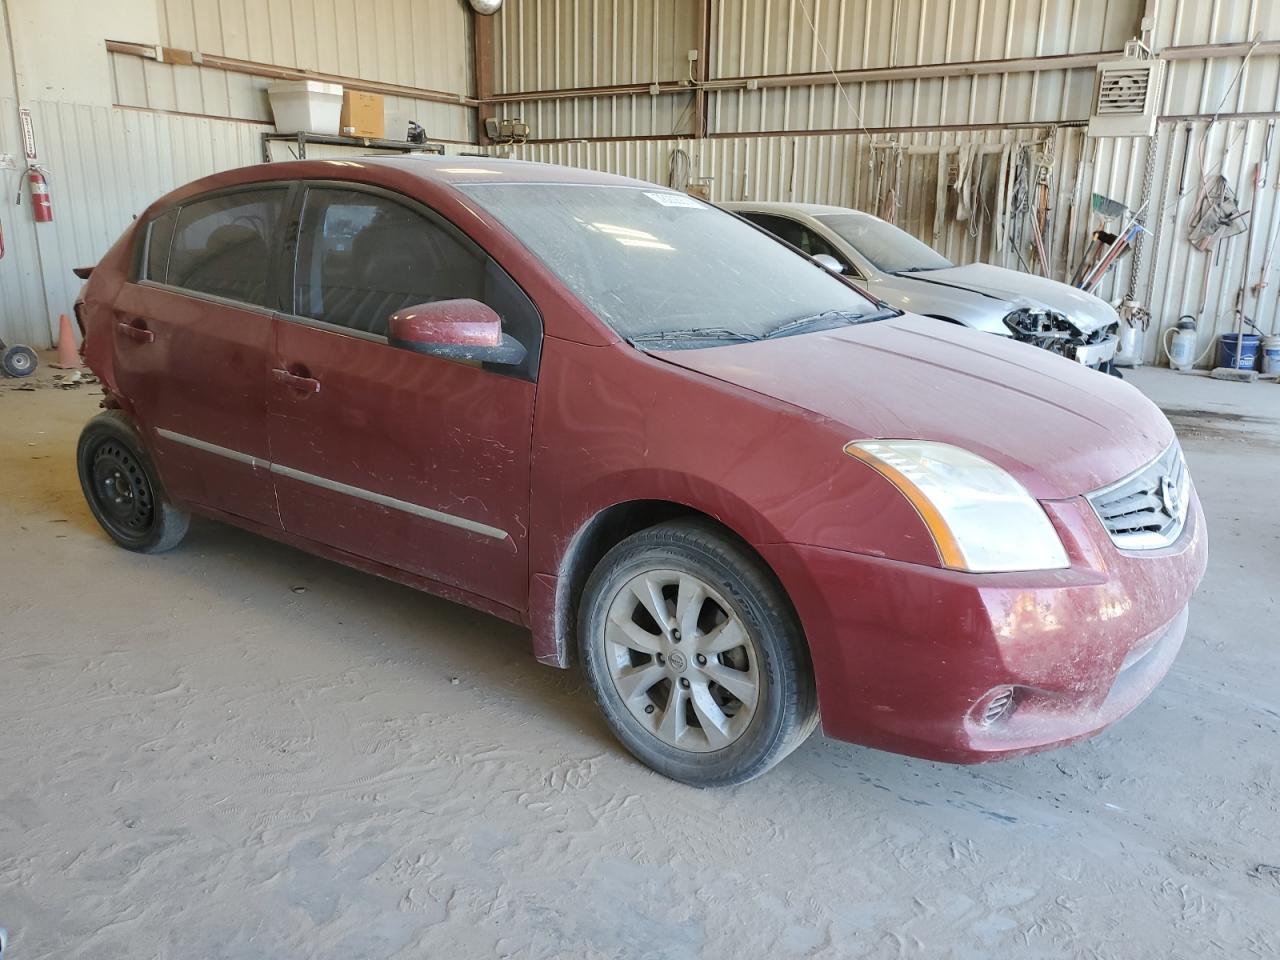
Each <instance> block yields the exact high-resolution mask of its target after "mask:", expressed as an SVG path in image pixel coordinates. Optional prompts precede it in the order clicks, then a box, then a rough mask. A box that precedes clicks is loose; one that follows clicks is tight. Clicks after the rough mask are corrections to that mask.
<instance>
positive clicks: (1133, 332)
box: [1115, 320, 1142, 367]
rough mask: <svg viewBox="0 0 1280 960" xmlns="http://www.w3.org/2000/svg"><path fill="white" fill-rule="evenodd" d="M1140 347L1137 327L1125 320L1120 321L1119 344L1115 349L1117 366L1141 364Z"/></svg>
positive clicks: (1136, 365)
mask: <svg viewBox="0 0 1280 960" xmlns="http://www.w3.org/2000/svg"><path fill="white" fill-rule="evenodd" d="M1141 351H1142V347H1141V345H1140V344H1139V342H1138V328H1137V327H1135V326H1134V325H1133V324H1131V323H1129V321H1127V320H1122V321H1120V346H1119V348H1118V349H1117V350H1116V359H1115V363H1116V366H1117V367H1138V366H1141V365H1142V352H1141Z"/></svg>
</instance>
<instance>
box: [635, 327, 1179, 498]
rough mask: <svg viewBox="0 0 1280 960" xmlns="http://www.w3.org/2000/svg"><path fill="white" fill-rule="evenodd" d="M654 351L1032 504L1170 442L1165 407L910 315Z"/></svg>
mask: <svg viewBox="0 0 1280 960" xmlns="http://www.w3.org/2000/svg"><path fill="white" fill-rule="evenodd" d="M657 355H658V356H660V357H661V359H663V360H665V361H667V362H668V363H672V364H675V365H677V366H680V367H683V368H685V369H686V370H691V371H696V372H697V373H701V374H704V375H706V376H708V377H713V378H715V379H717V380H721V381H724V382H726V383H731V384H736V385H737V386H740V387H743V388H746V389H748V390H751V391H754V392H756V393H759V394H762V395H764V396H767V397H771V398H774V399H776V400H780V401H783V402H785V403H788V404H792V405H794V406H796V407H799V408H802V409H804V410H806V411H809V412H810V413H812V414H815V415H818V416H821V417H824V418H827V419H829V420H831V421H834V422H836V423H838V424H840V425H841V427H842V428H843V431H844V432H845V433H847V438H846V439H847V440H866V439H913V440H937V441H941V442H944V443H950V444H954V445H956V446H959V447H963V448H965V449H967V450H970V451H972V452H974V453H976V454H978V455H979V456H983V457H986V458H987V459H988V460H991V461H992V462H994V463H997V464H999V465H1000V466H1001V467H1003V468H1004V469H1006V470H1008V471H1009V472H1010V473H1011V474H1013V475H1014V476H1015V477H1016V478H1017V479H1018V480H1019V481H1020V482H1021V483H1022V484H1023V486H1025V487H1026V488H1027V489H1028V490H1029V491H1030V492H1031V493H1032V495H1033V496H1035V497H1036V498H1037V499H1041V500H1062V499H1067V498H1071V497H1076V496H1079V495H1080V494H1083V493H1087V492H1089V491H1092V490H1096V489H1098V488H1099V487H1103V486H1106V485H1107V484H1109V483H1112V482H1114V481H1116V480H1118V479H1120V478H1122V477H1124V476H1125V475H1127V474H1129V473H1131V472H1133V471H1134V470H1136V469H1138V468H1139V467H1141V466H1143V465H1145V464H1147V463H1149V462H1150V461H1152V460H1154V459H1155V458H1156V456H1158V455H1159V454H1160V453H1161V452H1163V451H1164V450H1165V448H1167V447H1168V446H1169V444H1170V443H1172V442H1173V439H1174V434H1173V428H1172V427H1171V426H1170V425H1169V421H1168V420H1167V419H1166V418H1165V416H1164V414H1162V413H1161V412H1160V411H1159V409H1157V408H1156V406H1155V405H1154V404H1152V403H1151V401H1149V400H1148V399H1147V398H1146V397H1144V396H1143V395H1142V394H1141V393H1139V392H1138V391H1137V390H1135V389H1134V388H1133V387H1131V386H1129V385H1128V384H1126V383H1124V382H1123V381H1122V380H1120V379H1118V378H1116V377H1112V376H1108V375H1106V374H1101V373H1098V372H1096V371H1093V370H1089V369H1086V368H1084V367H1081V366H1080V365H1079V364H1076V363H1072V362H1071V361H1070V360H1065V359H1063V358H1062V357H1058V356H1054V355H1052V354H1050V353H1048V352H1047V351H1045V350H1040V349H1037V348H1035V347H1031V346H1028V345H1026V344H1020V343H1016V342H1014V341H1011V340H1006V339H1003V338H997V337H992V336H990V335H988V334H984V333H980V332H978V331H974V330H969V329H966V328H964V327H959V326H956V325H955V324H948V323H943V322H941V321H938V320H933V319H929V318H926V317H918V316H914V315H911V314H906V315H904V316H901V317H898V318H896V319H893V320H884V321H879V322H874V323H867V324H863V325H857V326H850V327H841V328H839V329H836V330H831V331H826V332H822V333H810V334H802V335H799V336H793V337H783V338H779V339H777V340H766V341H759V342H755V343H744V344H735V345H731V346H722V347H713V348H702V349H697V350H668V351H663V352H661V353H659V354H657Z"/></svg>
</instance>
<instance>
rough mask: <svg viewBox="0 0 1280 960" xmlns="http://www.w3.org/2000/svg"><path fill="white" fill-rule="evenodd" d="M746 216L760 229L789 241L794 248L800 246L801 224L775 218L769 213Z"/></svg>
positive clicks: (783, 218) (748, 214)
mask: <svg viewBox="0 0 1280 960" xmlns="http://www.w3.org/2000/svg"><path fill="white" fill-rule="evenodd" d="M744 216H745V217H746V218H747V219H748V220H750V221H751V222H752V223H754V224H755V225H756V226H758V227H763V228H764V229H766V230H768V231H769V232H770V233H772V234H773V235H774V236H775V237H778V238H780V239H782V240H785V241H787V243H789V244H791V245H792V246H793V247H798V246H800V224H798V223H796V222H795V221H794V220H788V219H787V218H786V217H775V216H771V215H770V214H767V213H747V214H744Z"/></svg>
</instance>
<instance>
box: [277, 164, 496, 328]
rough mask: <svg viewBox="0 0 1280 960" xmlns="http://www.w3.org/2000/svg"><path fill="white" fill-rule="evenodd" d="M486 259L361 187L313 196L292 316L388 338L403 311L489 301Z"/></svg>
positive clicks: (306, 210) (302, 235) (306, 209)
mask: <svg viewBox="0 0 1280 960" xmlns="http://www.w3.org/2000/svg"><path fill="white" fill-rule="evenodd" d="M486 260H487V258H486V257H485V256H484V255H483V254H481V253H480V252H479V251H477V250H474V249H472V248H471V247H470V246H468V245H464V244H463V243H462V242H461V241H460V240H458V239H457V238H456V237H454V236H453V235H452V234H451V233H449V232H448V231H446V230H445V229H443V228H442V227H440V226H437V225H436V224H435V223H433V222H431V221H430V220H428V219H427V218H426V217H424V216H422V215H421V214H420V213H418V212H416V211H414V210H411V209H410V208H408V207H406V206H403V205H402V204H399V203H396V202H395V201H393V200H389V199H387V198H385V197H381V196H377V195H375V194H371V193H364V192H362V191H357V190H340V189H331V188H316V189H312V190H308V191H307V197H306V202H305V203H304V205H303V210H302V224H301V228H300V232H299V235H298V259H297V264H296V266H295V270H294V312H295V313H297V314H298V315H300V316H304V317H312V318H313V319H316V320H323V321H324V322H326V323H333V324H337V325H338V326H343V327H350V328H351V329H353V330H361V331H364V332H365V333H375V334H378V335H380V336H386V333H387V321H388V320H389V319H390V317H391V315H392V314H393V313H395V312H396V311H397V310H401V309H403V308H405V307H411V306H413V305H414V304H419V303H430V302H432V301H436V300H458V299H471V300H483V299H484V290H485V269H486Z"/></svg>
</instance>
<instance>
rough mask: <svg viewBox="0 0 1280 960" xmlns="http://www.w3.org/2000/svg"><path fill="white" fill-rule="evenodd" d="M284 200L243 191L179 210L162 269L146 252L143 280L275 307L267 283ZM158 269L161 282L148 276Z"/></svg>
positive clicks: (280, 191)
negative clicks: (146, 278)
mask: <svg viewBox="0 0 1280 960" xmlns="http://www.w3.org/2000/svg"><path fill="white" fill-rule="evenodd" d="M286 194H287V190H285V189H284V188H272V189H265V190H261V189H260V190H248V191H243V192H238V193H224V194H219V195H218V196H216V197H209V198H207V199H203V200H193V201H191V202H189V203H185V204H183V205H182V208H181V209H180V210H179V211H178V215H177V221H176V224H175V226H174V229H173V239H172V242H171V243H170V245H169V254H168V259H167V263H163V264H162V263H161V261H159V260H153V257H152V255H151V254H152V250H151V249H150V246H149V249H148V258H147V260H148V267H147V271H148V272H147V276H148V279H152V280H157V281H159V282H162V283H167V284H168V285H169V286H172V287H181V288H182V289H184V290H190V291H192V292H193V293H203V294H208V295H210V296H215V297H222V298H224V299H227V300H236V301H239V302H241V303H248V304H253V305H255V306H261V307H272V306H274V304H273V302H272V300H273V298H272V296H271V288H270V286H269V284H268V280H269V274H270V266H271V255H272V251H273V250H274V249H275V240H276V236H277V234H278V231H279V227H280V218H281V214H282V212H283V210H284V205H285V196H286ZM158 224H159V222H158V221H157V226H158ZM157 226H153V228H152V233H151V241H152V244H151V245H154V246H158V243H157V241H159V240H160V239H161V231H159V230H158V229H157ZM156 256H157V257H159V254H158V253H157V254H156ZM162 268H163V269H164V279H163V280H161V279H160V277H159V276H156V275H153V274H152V270H153V269H155V270H160V269H162Z"/></svg>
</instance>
